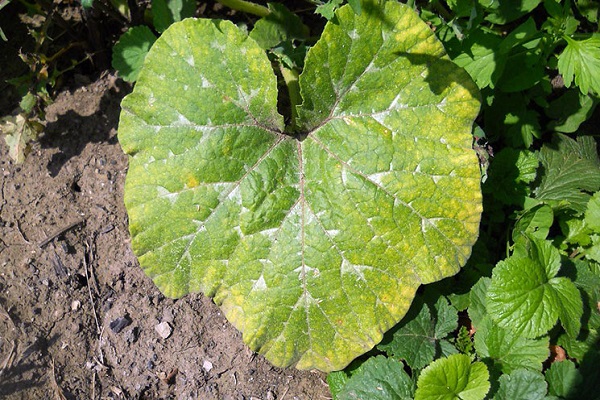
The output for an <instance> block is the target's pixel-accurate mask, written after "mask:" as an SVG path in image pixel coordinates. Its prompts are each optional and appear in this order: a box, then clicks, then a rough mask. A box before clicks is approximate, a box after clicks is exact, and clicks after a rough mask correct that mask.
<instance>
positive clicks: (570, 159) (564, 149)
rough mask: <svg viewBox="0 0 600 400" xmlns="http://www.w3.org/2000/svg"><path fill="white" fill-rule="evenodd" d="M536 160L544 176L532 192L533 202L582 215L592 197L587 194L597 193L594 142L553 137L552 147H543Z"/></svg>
mask: <svg viewBox="0 0 600 400" xmlns="http://www.w3.org/2000/svg"><path fill="white" fill-rule="evenodd" d="M538 157H539V159H540V161H541V163H542V165H543V167H544V175H543V176H542V179H541V182H540V185H539V186H538V187H537V189H536V190H535V197H536V199H538V200H543V201H544V202H547V203H549V204H550V205H552V206H561V205H566V206H567V207H569V208H571V209H573V210H575V211H577V212H580V213H582V212H584V211H585V206H586V205H587V202H588V200H589V199H590V197H591V196H590V195H589V194H588V193H586V192H589V193H594V192H597V191H598V190H599V189H600V160H599V159H598V152H597V148H596V141H595V140H594V138H592V137H589V136H580V137H578V138H577V141H575V140H573V139H571V138H569V137H568V136H565V135H563V134H556V136H554V138H553V141H552V143H550V144H545V145H544V146H543V147H542V149H541V150H540V152H539V156H538Z"/></svg>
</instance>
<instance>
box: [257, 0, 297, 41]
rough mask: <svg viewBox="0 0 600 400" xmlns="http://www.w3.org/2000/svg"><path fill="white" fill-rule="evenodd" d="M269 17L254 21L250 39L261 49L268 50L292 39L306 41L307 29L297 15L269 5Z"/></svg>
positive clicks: (273, 4)
mask: <svg viewBox="0 0 600 400" xmlns="http://www.w3.org/2000/svg"><path fill="white" fill-rule="evenodd" d="M268 6H269V11H270V13H269V15H267V16H266V17H263V18H261V19H259V20H258V21H256V23H255V24H254V28H253V29H252V31H251V32H250V37H251V38H252V39H254V40H256V43H258V45H259V46H260V47H262V48H263V49H270V48H272V47H275V46H277V45H278V44H280V43H281V42H284V41H288V40H292V39H306V37H308V27H307V26H306V25H304V24H303V23H302V20H301V19H300V17H298V15H296V14H294V13H293V12H291V11H290V10H288V9H287V8H286V7H285V6H284V5H282V4H277V3H269V4H268Z"/></svg>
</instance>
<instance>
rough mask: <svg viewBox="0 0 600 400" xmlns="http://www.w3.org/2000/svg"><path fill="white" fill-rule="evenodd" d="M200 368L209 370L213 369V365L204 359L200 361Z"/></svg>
mask: <svg viewBox="0 0 600 400" xmlns="http://www.w3.org/2000/svg"><path fill="white" fill-rule="evenodd" d="M202 368H204V370H205V371H206V372H210V370H211V369H213V365H212V363H211V362H210V361H208V360H204V362H203V363H202Z"/></svg>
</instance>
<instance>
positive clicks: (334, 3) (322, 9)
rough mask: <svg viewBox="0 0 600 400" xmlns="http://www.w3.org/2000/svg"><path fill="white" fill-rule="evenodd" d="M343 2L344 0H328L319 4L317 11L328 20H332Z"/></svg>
mask: <svg viewBox="0 0 600 400" xmlns="http://www.w3.org/2000/svg"><path fill="white" fill-rule="evenodd" d="M343 2H344V1H343V0H327V1H326V2H325V3H323V4H320V5H318V6H317V8H316V9H315V13H316V14H320V15H322V16H323V17H324V18H325V19H327V20H331V19H333V15H334V13H335V10H337V9H338V7H339V6H341V5H342V3H343Z"/></svg>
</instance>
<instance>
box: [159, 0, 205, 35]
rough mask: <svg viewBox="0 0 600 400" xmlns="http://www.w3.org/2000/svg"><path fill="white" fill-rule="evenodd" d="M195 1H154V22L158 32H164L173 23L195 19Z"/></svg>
mask: <svg viewBox="0 0 600 400" xmlns="http://www.w3.org/2000/svg"><path fill="white" fill-rule="evenodd" d="M195 11H196V1H195V0H152V21H153V23H154V28H156V30H157V31H158V32H164V31H165V30H166V29H167V28H168V27H169V26H171V24H172V23H174V22H177V21H181V20H183V19H185V18H189V17H193V16H194V12H195Z"/></svg>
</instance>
